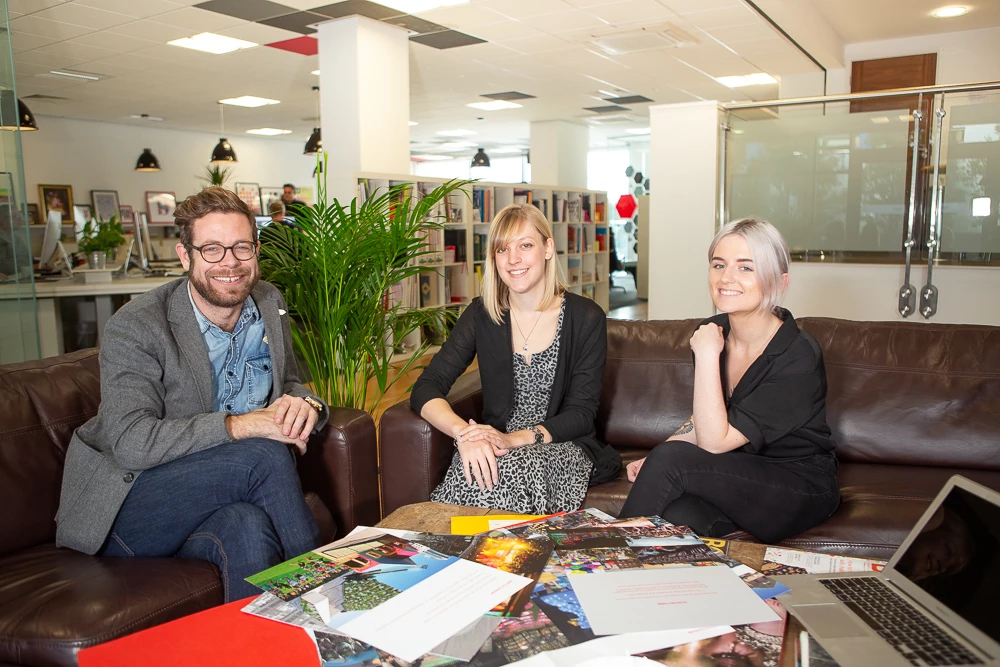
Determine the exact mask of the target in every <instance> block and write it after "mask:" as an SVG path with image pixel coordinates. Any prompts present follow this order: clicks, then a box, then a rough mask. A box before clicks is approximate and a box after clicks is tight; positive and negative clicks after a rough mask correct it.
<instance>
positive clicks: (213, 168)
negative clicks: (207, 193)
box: [198, 164, 233, 186]
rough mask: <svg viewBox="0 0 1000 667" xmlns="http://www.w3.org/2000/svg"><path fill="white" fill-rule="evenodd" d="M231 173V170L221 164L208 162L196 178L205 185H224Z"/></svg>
mask: <svg viewBox="0 0 1000 667" xmlns="http://www.w3.org/2000/svg"><path fill="white" fill-rule="evenodd" d="M232 175H233V170H232V169H230V168H229V167H223V166H222V165H221V164H210V165H208V166H207V167H205V171H204V172H203V173H202V175H201V176H199V177H198V178H199V179H200V180H201V181H202V182H203V183H204V184H205V185H206V186H209V185H225V184H226V181H228V180H229V179H230V178H231V177H232Z"/></svg>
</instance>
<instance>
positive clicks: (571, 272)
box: [566, 257, 580, 285]
mask: <svg viewBox="0 0 1000 667" xmlns="http://www.w3.org/2000/svg"><path fill="white" fill-rule="evenodd" d="M566 263H567V271H566V273H567V274H568V278H569V284H570V285H579V284H580V258H579V257H570V258H569V259H567V260H566Z"/></svg>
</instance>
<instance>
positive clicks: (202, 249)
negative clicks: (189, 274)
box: [188, 241, 257, 264]
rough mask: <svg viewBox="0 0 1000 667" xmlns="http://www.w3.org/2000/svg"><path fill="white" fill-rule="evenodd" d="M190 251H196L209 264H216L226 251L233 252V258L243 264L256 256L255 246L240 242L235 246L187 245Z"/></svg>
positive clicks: (216, 244) (214, 244)
mask: <svg viewBox="0 0 1000 667" xmlns="http://www.w3.org/2000/svg"><path fill="white" fill-rule="evenodd" d="M188 249H189V251H190V250H197V251H198V253H199V254H200V255H201V258H202V259H203V260H205V261H206V262H208V263H209V264H218V263H219V262H221V261H222V260H223V258H224V257H225V256H226V251H227V250H232V251H233V257H235V258H236V259H238V260H240V261H241V262H245V261H247V260H248V259H250V258H252V257H253V256H254V255H256V254H257V244H256V243H248V242H246V241H242V242H240V243H237V244H235V245H219V244H218V243H209V244H206V245H203V246H196V245H189V246H188Z"/></svg>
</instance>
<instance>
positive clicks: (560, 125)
mask: <svg viewBox="0 0 1000 667" xmlns="http://www.w3.org/2000/svg"><path fill="white" fill-rule="evenodd" d="M589 148H590V128H588V127H587V126H585V125H579V124H577V123H571V122H569V121H565V120H544V121H535V122H533V123H532V124H531V182H532V183H539V184H542V185H561V186H563V187H567V188H585V187H587V150H588V149H589Z"/></svg>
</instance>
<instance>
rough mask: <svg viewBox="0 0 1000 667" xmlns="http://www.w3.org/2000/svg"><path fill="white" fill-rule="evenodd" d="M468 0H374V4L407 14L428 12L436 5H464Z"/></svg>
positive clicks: (436, 6) (435, 7)
mask: <svg viewBox="0 0 1000 667" xmlns="http://www.w3.org/2000/svg"><path fill="white" fill-rule="evenodd" d="M468 1H469V0H375V2H376V4H379V5H382V6H383V7H389V8H391V9H396V10H399V11H401V12H406V13H407V14H416V13H417V12H428V11H430V10H432V9H437V8H438V7H452V6H454V5H464V4H465V3H467V2H468Z"/></svg>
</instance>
